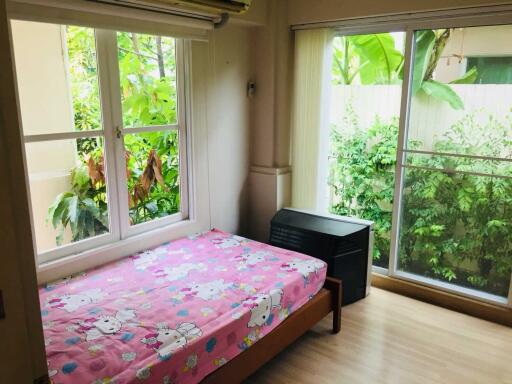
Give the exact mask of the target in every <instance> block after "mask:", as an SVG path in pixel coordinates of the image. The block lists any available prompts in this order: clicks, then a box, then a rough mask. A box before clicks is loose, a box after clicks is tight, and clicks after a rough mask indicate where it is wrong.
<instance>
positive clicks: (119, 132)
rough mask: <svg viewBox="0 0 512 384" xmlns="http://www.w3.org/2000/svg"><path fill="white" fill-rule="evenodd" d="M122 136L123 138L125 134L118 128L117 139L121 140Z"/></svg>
mask: <svg viewBox="0 0 512 384" xmlns="http://www.w3.org/2000/svg"><path fill="white" fill-rule="evenodd" d="M121 136H123V132H122V131H121V128H119V127H116V137H117V138H118V139H120V138H121Z"/></svg>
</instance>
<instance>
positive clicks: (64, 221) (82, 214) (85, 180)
mask: <svg viewBox="0 0 512 384" xmlns="http://www.w3.org/2000/svg"><path fill="white" fill-rule="evenodd" d="M71 184H72V185H71V191H69V192H64V193H61V194H59V195H58V196H57V197H56V198H55V200H54V202H53V204H52V205H51V206H50V208H49V209H48V217H47V220H48V221H51V224H52V225H53V227H54V228H59V229H60V232H59V234H58V236H57V238H56V244H57V245H61V244H62V240H63V235H64V229H65V228H66V227H67V226H69V227H70V228H71V234H72V241H78V240H82V239H86V238H88V237H92V236H96V235H100V234H103V233H105V232H108V212H107V205H106V203H105V198H106V193H105V192H106V188H105V186H102V187H100V188H99V189H96V188H95V187H94V186H93V185H92V182H91V179H90V177H89V175H88V173H87V167H85V166H81V167H76V168H74V169H73V171H72V172H71Z"/></svg>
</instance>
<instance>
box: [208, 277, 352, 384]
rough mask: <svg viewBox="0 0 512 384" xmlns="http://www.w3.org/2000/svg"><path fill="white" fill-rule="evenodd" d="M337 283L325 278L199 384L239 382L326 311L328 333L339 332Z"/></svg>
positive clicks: (339, 311) (338, 286)
mask: <svg viewBox="0 0 512 384" xmlns="http://www.w3.org/2000/svg"><path fill="white" fill-rule="evenodd" d="M341 289H342V288H341V280H338V279H335V278H332V277H327V279H326V280H325V284H324V287H323V288H322V289H321V290H320V292H318V293H317V294H316V295H315V296H314V297H313V298H312V299H311V300H309V301H308V302H307V303H306V304H304V305H303V306H302V307H300V308H299V309H298V310H296V311H295V312H294V313H292V314H291V315H290V316H289V317H288V318H287V319H286V320H285V321H283V322H282V323H281V324H279V325H278V326H277V327H276V328H275V329H274V330H272V332H270V333H269V334H268V335H265V336H264V337H263V338H262V339H261V340H259V341H258V342H257V343H256V344H254V345H253V346H252V347H251V348H249V349H247V350H245V351H244V352H242V353H241V354H240V355H238V356H237V357H235V358H234V359H232V360H230V361H229V362H227V363H226V364H225V365H223V366H222V367H220V368H219V369H217V370H216V371H214V372H212V373H211V374H209V375H208V376H206V377H205V378H204V380H203V381H202V382H201V383H202V384H217V383H222V384H224V383H229V384H232V383H240V382H241V381H242V380H244V379H246V378H247V377H249V376H250V375H251V374H253V373H254V372H256V370H257V369H258V368H260V367H261V366H262V365H264V364H265V363H267V362H268V361H269V360H270V359H272V358H273V357H274V356H276V355H277V354H278V353H279V352H281V351H282V350H283V349H284V348H286V347H287V346H288V345H290V344H291V343H292V342H293V341H295V340H296V339H297V338H299V337H300V336H302V335H303V334H304V333H305V332H306V331H307V330H308V329H310V328H311V327H312V326H313V325H315V324H316V323H318V322H319V321H320V320H322V319H323V318H324V317H325V316H327V315H328V314H329V313H330V312H333V317H332V332H333V333H338V332H339V331H340V329H341Z"/></svg>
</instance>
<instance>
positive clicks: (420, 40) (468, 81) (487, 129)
mask: <svg viewBox="0 0 512 384" xmlns="http://www.w3.org/2000/svg"><path fill="white" fill-rule="evenodd" d="M510 39H512V26H508V25H504V26H490V27H471V28H455V29H438V30H421V31H416V32H415V41H416V47H415V55H414V63H413V64H414V69H413V81H412V95H413V97H412V99H411V107H410V117H409V129H408V136H407V137H408V140H407V148H408V149H415V150H426V151H434V152H450V153H458V154H470V155H481V156H497V157H510V154H511V151H510V148H509V149H506V150H505V152H504V153H501V154H500V153H496V150H495V149H494V148H493V146H492V145H491V146H489V145H488V143H489V142H492V141H506V142H507V143H511V142H512V129H511V127H512V120H511V117H512V115H511V113H510V111H511V107H512V103H511V102H510V100H511V99H512V81H508V80H507V79H509V76H508V74H509V71H510V68H509V67H507V66H506V65H492V66H485V65H481V63H480V64H479V63H478V62H475V60H473V59H471V56H473V57H474V56H477V55H478V56H485V57H494V58H497V57H502V58H503V57H505V58H504V59H503V60H505V61H507V60H508V58H507V56H511V55H512V47H511V46H510V45H509V44H505V43H504V41H510ZM500 63H501V61H500ZM481 76H485V78H486V79H487V80H486V81H485V82H484V81H482V78H481ZM511 79H512V78H511ZM491 82H492V83H491ZM447 135H452V136H453V135H458V136H460V138H461V139H462V138H463V139H464V140H463V142H461V145H458V146H455V145H450V144H449V143H450V138H449V137H447ZM461 135H463V136H461ZM441 143H444V144H441Z"/></svg>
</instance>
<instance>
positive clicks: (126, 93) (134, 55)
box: [117, 32, 178, 128]
mask: <svg viewBox="0 0 512 384" xmlns="http://www.w3.org/2000/svg"><path fill="white" fill-rule="evenodd" d="M117 44H118V59H119V74H120V80H121V99H122V109H123V125H124V127H125V128H128V127H143V126H152V125H167V124H176V122H177V117H176V116H177V104H178V100H177V96H176V54H175V44H176V42H175V39H173V38H170V37H160V36H150V35H141V34H137V33H129V32H119V33H118V34H117Z"/></svg>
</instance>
